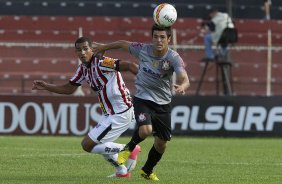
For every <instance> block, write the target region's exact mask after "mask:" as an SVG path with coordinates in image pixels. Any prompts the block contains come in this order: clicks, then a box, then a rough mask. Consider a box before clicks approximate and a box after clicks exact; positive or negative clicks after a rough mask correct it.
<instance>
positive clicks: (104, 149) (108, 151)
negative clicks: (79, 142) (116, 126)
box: [91, 142, 125, 155]
mask: <svg viewBox="0 0 282 184" xmlns="http://www.w3.org/2000/svg"><path fill="white" fill-rule="evenodd" d="M124 146H125V145H124V144H118V143H114V142H106V143H103V144H98V145H96V146H94V148H93V149H92V150H91V153H96V154H102V155H112V154H116V153H118V152H119V151H120V150H122V149H123V148H124Z"/></svg>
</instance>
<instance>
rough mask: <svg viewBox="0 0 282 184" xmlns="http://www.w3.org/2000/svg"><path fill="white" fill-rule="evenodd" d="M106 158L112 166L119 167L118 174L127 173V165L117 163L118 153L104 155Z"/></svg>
mask: <svg viewBox="0 0 282 184" xmlns="http://www.w3.org/2000/svg"><path fill="white" fill-rule="evenodd" d="M103 157H104V159H105V160H106V161H107V162H109V163H110V164H111V165H112V166H114V167H115V168H116V169H117V172H116V173H117V174H126V173H127V168H126V167H125V165H123V164H122V165H118V163H117V158H118V154H117V153H116V154H113V155H109V154H106V155H103Z"/></svg>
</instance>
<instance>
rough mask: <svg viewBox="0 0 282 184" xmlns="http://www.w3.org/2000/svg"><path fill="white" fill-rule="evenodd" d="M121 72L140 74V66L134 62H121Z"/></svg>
mask: <svg viewBox="0 0 282 184" xmlns="http://www.w3.org/2000/svg"><path fill="white" fill-rule="evenodd" d="M119 70H120V71H130V72H131V73H133V74H134V75H137V73H138V65H137V64H136V63H134V62H130V61H120V62H119Z"/></svg>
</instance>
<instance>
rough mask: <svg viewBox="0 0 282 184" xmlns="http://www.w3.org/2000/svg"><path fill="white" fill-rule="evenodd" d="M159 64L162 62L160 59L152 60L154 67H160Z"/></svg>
mask: <svg viewBox="0 0 282 184" xmlns="http://www.w3.org/2000/svg"><path fill="white" fill-rule="evenodd" d="M159 65H160V62H159V61H157V60H155V61H154V60H152V66H153V67H154V68H159Z"/></svg>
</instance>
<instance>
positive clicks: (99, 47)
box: [93, 40, 131, 54]
mask: <svg viewBox="0 0 282 184" xmlns="http://www.w3.org/2000/svg"><path fill="white" fill-rule="evenodd" d="M130 44H131V42H129V41H126V40H119V41H116V42H112V43H108V44H100V43H96V44H94V45H93V53H94V54H98V53H104V52H105V51H107V50H112V49H122V50H124V51H127V52H129V45H130Z"/></svg>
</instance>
